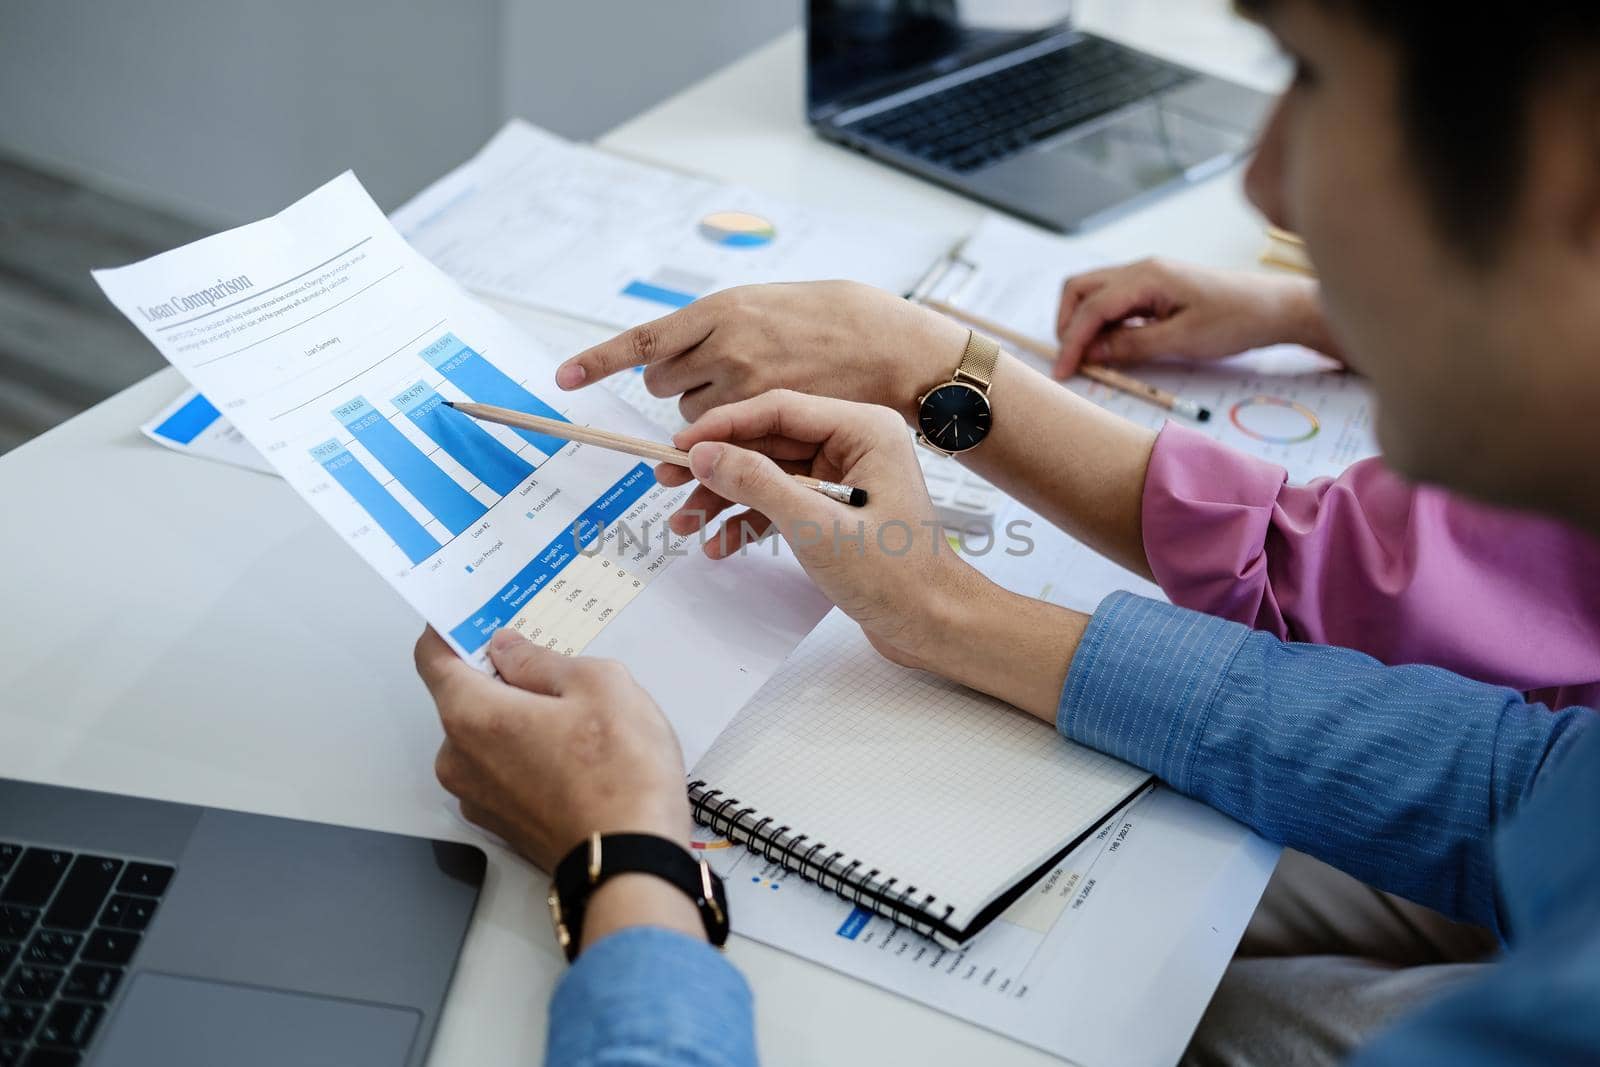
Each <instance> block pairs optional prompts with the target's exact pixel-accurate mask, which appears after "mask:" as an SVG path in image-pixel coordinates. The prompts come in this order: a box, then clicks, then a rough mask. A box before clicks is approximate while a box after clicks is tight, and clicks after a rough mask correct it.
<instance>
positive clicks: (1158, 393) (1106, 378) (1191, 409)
mask: <svg viewBox="0 0 1600 1067" xmlns="http://www.w3.org/2000/svg"><path fill="white" fill-rule="evenodd" d="M922 305H923V306H924V307H927V308H932V309H933V310H934V311H937V312H939V313H940V314H942V315H948V316H950V317H951V318H952V319H955V320H956V321H957V322H959V323H961V324H962V325H965V326H970V327H972V328H973V329H974V330H981V331H982V332H984V333H987V334H992V335H993V336H994V337H995V338H996V339H997V340H1000V341H1004V342H1005V343H1007V344H1012V345H1016V346H1017V347H1018V348H1020V349H1022V350H1023V351H1025V352H1032V353H1033V354H1034V355H1036V356H1039V357H1040V358H1042V359H1045V360H1047V361H1052V362H1053V361H1054V360H1055V358H1056V350H1055V349H1053V348H1051V347H1050V346H1049V345H1047V344H1045V343H1044V342H1042V341H1035V340H1034V339H1033V338H1031V337H1025V336H1023V335H1022V334H1020V333H1018V332H1017V331H1015V330H1012V329H1009V328H1007V327H1005V326H1002V325H1000V324H999V323H998V322H990V321H989V320H988V319H984V318H980V317H979V316H977V315H974V314H973V313H972V312H970V311H963V310H962V309H960V308H958V307H955V306H954V305H951V304H946V303H945V302H944V301H942V300H924V301H922ZM1078 373H1079V374H1081V375H1083V376H1084V377H1085V378H1088V379H1089V380H1090V381H1092V382H1099V383H1100V384H1101V385H1104V386H1106V387H1107V388H1110V389H1116V390H1118V391H1120V392H1124V393H1127V394H1128V395H1129V396H1135V397H1138V398H1139V399H1140V400H1145V401H1149V402H1150V403H1152V404H1154V405H1156V406H1157V407H1162V408H1166V409H1167V410H1168V411H1172V412H1176V413H1177V414H1179V415H1186V416H1188V417H1189V418H1191V419H1194V420H1195V421H1196V422H1208V421H1210V419H1211V409H1210V408H1206V407H1201V406H1200V405H1199V404H1196V403H1195V402H1194V401H1193V400H1185V399H1183V397H1181V396H1176V395H1174V394H1172V393H1169V392H1167V391H1166V390H1165V389H1161V388H1158V387H1157V386H1154V385H1151V384H1150V383H1149V382H1144V381H1140V380H1139V379H1138V378H1135V377H1133V375H1131V374H1123V373H1122V372H1121V371H1118V370H1112V369H1111V368H1110V367H1102V366H1099V365H1097V364H1094V363H1083V364H1080V365H1079V366H1078Z"/></svg>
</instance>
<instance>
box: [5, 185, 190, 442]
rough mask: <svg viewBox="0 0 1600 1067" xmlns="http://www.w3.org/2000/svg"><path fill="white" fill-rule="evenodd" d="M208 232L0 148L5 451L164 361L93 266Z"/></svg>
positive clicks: (118, 261) (137, 255) (126, 259)
mask: <svg viewBox="0 0 1600 1067" xmlns="http://www.w3.org/2000/svg"><path fill="white" fill-rule="evenodd" d="M203 234H204V230H203V229H202V228H201V227H199V226H197V225H195V224H194V223H191V222H187V221H184V220H182V219H178V218H174V217H173V216H171V215H166V214H163V213H161V212H158V211H152V210H150V209H149V208H146V207H142V206H140V205H137V204H133V203H130V202H127V201H124V200H119V199H117V198H115V197H110V196H106V195H105V194H103V193H98V192H94V191H93V190H90V189H86V188H84V187H83V186H81V185H78V184H76V183H75V182H72V181H68V180H64V179H62V178H59V177H56V176H54V175H50V174H45V173H42V172H40V171H39V170H36V169H34V168H31V167H28V166H26V165H23V164H21V163H18V162H16V161H14V160H10V159H7V158H5V157H4V156H0V452H5V451H7V450H8V449H11V448H15V447H16V446H17V445H19V444H21V443H22V442H24V441H26V440H28V439H29V438H31V437H34V436H35V435H37V434H39V433H42V432H44V431H45V430H48V429H49V428H50V427H52V426H54V425H55V424H56V423H58V422H60V421H62V420H63V419H67V418H70V417H71V416H73V415H75V414H77V413H78V412H79V411H82V410H83V409H84V408H87V407H90V406H91V405H93V404H95V403H98V402H99V401H100V400H103V399H104V398H106V397H107V396H110V395H111V394H112V393H114V392H116V391H117V390H119V389H122V388H123V387H125V386H127V385H130V384H131V383H133V382H136V381H138V380H139V379H140V378H143V377H144V376H145V375H147V374H149V373H150V372H151V371H154V370H158V369H160V368H161V367H162V366H163V365H165V361H164V360H163V359H162V358H161V357H160V356H159V355H158V354H157V353H156V351H155V349H153V348H151V347H150V345H149V344H148V343H147V342H146V341H145V339H144V338H143V337H142V336H140V334H139V332H138V331H137V330H135V329H134V328H133V326H132V324H131V323H129V322H128V321H127V320H126V319H124V318H123V317H122V315H121V314H120V313H118V312H117V310H116V309H115V308H113V307H112V306H111V303H110V302H109V301H108V300H106V298H105V296H104V295H103V294H102V293H101V292H100V288H99V286H97V285H95V283H94V279H92V278H90V277H89V271H90V269H91V268H94V267H114V266H120V265H122V264H124V263H132V262H134V261H135V260H140V259H144V258H145V257H147V256H150V255H153V254H155V253H157V252H163V251H166V250H167V249H169V248H172V247H174V246H176V245H181V244H185V243H187V242H189V241H193V240H194V239H195V238H197V237H200V236H203Z"/></svg>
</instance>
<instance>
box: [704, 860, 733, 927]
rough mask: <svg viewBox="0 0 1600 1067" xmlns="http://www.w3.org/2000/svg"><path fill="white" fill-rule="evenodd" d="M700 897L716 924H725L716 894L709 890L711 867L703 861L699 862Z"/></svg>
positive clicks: (725, 919)
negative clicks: (708, 908) (709, 909)
mask: <svg viewBox="0 0 1600 1067" xmlns="http://www.w3.org/2000/svg"><path fill="white" fill-rule="evenodd" d="M700 895H701V898H702V899H703V900H704V902H705V903H706V904H707V905H709V906H710V908H711V914H713V915H715V916H716V917H717V922H718V924H723V923H726V922H727V921H728V920H727V917H726V916H724V915H723V914H722V905H720V904H718V903H717V894H716V893H715V892H714V891H713V890H712V888H711V867H710V865H709V864H707V863H706V861H705V860H701V861H700Z"/></svg>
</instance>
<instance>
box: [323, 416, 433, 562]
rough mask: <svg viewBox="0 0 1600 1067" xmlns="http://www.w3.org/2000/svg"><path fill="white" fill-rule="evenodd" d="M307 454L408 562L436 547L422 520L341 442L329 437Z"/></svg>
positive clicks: (419, 560)
mask: <svg viewBox="0 0 1600 1067" xmlns="http://www.w3.org/2000/svg"><path fill="white" fill-rule="evenodd" d="M311 458H312V459H315V460H316V461H317V462H318V463H320V464H322V469H323V470H325V471H327V472H328V473H329V474H331V475H333V480H334V481H336V482H338V483H339V484H340V485H341V486H343V487H344V490H345V492H347V493H349V494H350V495H351V496H352V497H354V498H355V502H356V503H357V504H360V505H361V508H362V510H363V511H365V512H366V513H367V514H368V515H370V516H372V521H373V522H376V523H377V524H378V525H379V526H380V527H381V528H382V529H383V532H384V533H386V534H388V535H389V539H390V540H391V541H393V542H394V543H395V544H396V545H398V546H399V548H400V551H402V552H404V553H405V554H406V558H407V559H409V560H411V562H412V563H421V562H422V561H423V560H425V559H427V558H428V557H429V556H431V555H433V553H435V552H437V551H438V549H439V542H438V541H436V540H434V537H433V535H432V534H430V533H429V532H428V531H427V530H425V529H423V528H422V523H420V522H418V521H417V520H416V519H415V518H413V517H412V515H411V512H409V511H407V510H406V509H405V508H404V507H402V506H401V504H400V501H398V500H396V499H395V498H394V497H393V496H390V495H389V492H388V490H386V489H384V487H383V486H382V485H380V484H379V483H378V479H376V478H374V477H373V476H372V472H371V471H369V470H367V468H365V467H363V466H362V465H361V463H360V462H359V461H358V460H357V459H356V457H354V456H352V455H351V454H350V450H349V449H347V448H345V447H344V445H342V444H340V443H339V442H338V441H337V440H335V439H329V440H327V441H324V442H322V443H321V444H320V445H317V446H316V447H315V448H313V449H311Z"/></svg>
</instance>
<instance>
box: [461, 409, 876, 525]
mask: <svg viewBox="0 0 1600 1067" xmlns="http://www.w3.org/2000/svg"><path fill="white" fill-rule="evenodd" d="M444 403H445V406H446V407H451V408H454V409H455V410H457V411H459V412H461V413H462V414H463V415H470V416H471V417H473V418H475V419H481V420H482V421H484V422H492V423H496V424H498V425H500V426H511V427H514V428H516V429H520V430H533V431H535V432H537V433H543V434H549V435H550V436H551V437H559V438H561V439H562V440H563V441H582V442H583V443H584V444H586V445H594V446H595V447H596V448H604V449H607V450H609V451H611V452H621V453H623V454H625V455H629V456H638V457H639V458H640V459H648V460H654V461H655V462H657V463H670V464H672V465H673V466H675V467H685V468H687V467H688V466H689V453H687V452H685V451H683V450H682V449H679V448H673V447H672V446H671V445H666V444H662V443H661V442H659V441H647V440H645V439H644V438H642V437H629V436H628V435H627V434H623V433H616V432H614V431H612V430H600V429H596V428H595V427H593V426H579V425H578V424H577V423H575V422H567V421H566V420H564V419H550V418H545V417H544V416H542V415H529V414H528V413H526V412H523V411H513V410H511V409H510V408H501V407H495V406H494V405H493V404H470V403H460V404H458V403H456V402H454V401H451V400H446V401H445V402H444ZM789 477H791V478H793V479H794V480H795V481H797V482H799V483H800V484H801V485H803V486H805V487H806V488H807V489H812V490H815V491H816V492H818V493H821V494H822V495H823V496H825V497H827V498H828V499H830V500H837V501H838V502H839V503H841V504H849V505H850V506H851V507H853V508H859V507H862V506H864V505H865V504H866V502H867V491H866V490H865V489H860V488H857V487H855V486H849V485H841V484H839V483H838V482H825V481H823V480H822V479H821V478H813V477H811V476H810V475H807V474H791V475H789Z"/></svg>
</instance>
